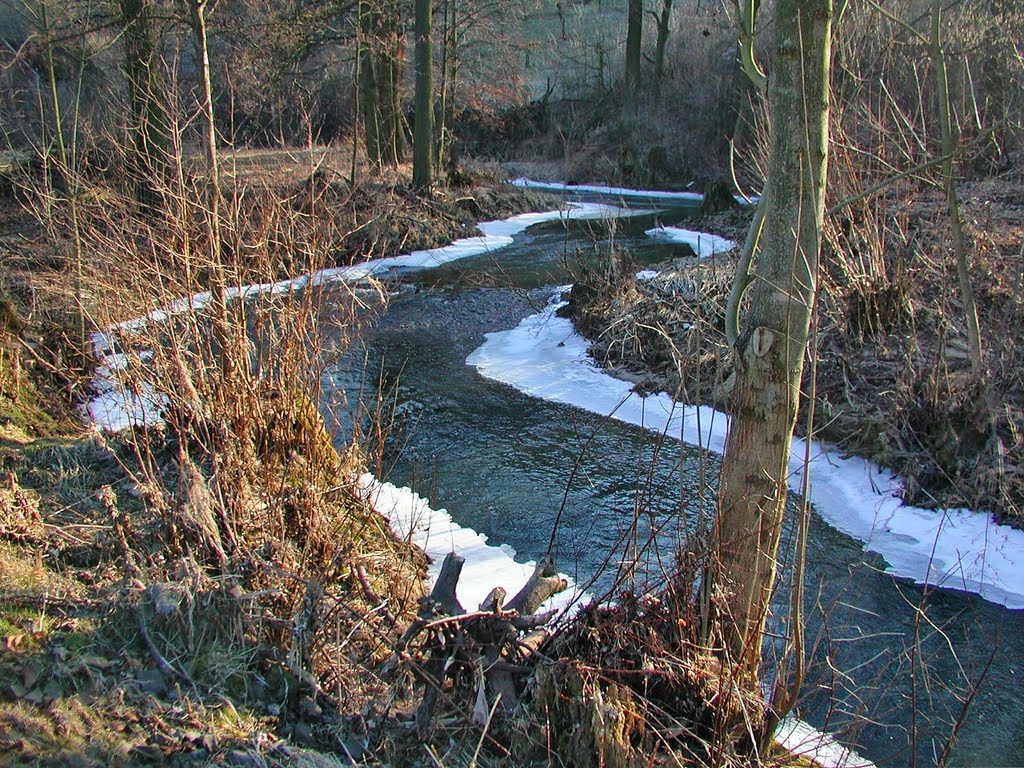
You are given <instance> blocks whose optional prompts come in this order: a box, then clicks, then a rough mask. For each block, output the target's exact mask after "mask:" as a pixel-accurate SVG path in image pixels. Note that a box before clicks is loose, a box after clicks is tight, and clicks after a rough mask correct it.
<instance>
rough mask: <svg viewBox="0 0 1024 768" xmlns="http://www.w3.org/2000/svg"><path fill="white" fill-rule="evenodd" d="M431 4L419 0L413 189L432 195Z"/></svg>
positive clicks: (416, 29)
mask: <svg viewBox="0 0 1024 768" xmlns="http://www.w3.org/2000/svg"><path fill="white" fill-rule="evenodd" d="M432 15H433V4H432V3H431V0H416V22H415V34H416V93H415V110H416V114H415V120H416V124H415V127H414V129H413V148H412V185H413V187H415V188H416V189H417V190H419V191H420V192H424V193H429V192H430V187H431V185H432V184H433V183H434V67H433V45H432V38H431V16H432Z"/></svg>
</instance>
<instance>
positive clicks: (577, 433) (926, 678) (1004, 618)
mask: <svg viewBox="0 0 1024 768" xmlns="http://www.w3.org/2000/svg"><path fill="white" fill-rule="evenodd" d="M677 215H682V214H677ZM649 226H650V219H647V220H645V221H637V222H629V223H628V224H625V225H620V227H619V228H618V229H617V231H616V233H615V237H616V239H617V240H618V242H619V244H620V245H621V246H622V247H624V248H628V249H629V250H630V251H631V252H632V253H633V258H634V259H635V260H636V263H637V266H638V267H640V266H644V265H645V264H650V263H653V262H654V261H657V260H659V259H661V258H664V257H665V255H666V254H667V253H672V252H675V253H678V252H679V251H678V250H677V251H672V250H671V249H672V246H666V245H664V244H654V243H651V242H649V241H647V240H646V239H644V238H643V236H642V232H643V229H644V228H646V227H649ZM593 251H594V245H593V241H592V239H591V235H588V234H587V233H586V232H585V229H584V227H583V226H582V225H581V226H580V227H578V228H575V231H573V232H571V233H569V234H567V233H566V232H565V230H564V229H560V228H558V226H556V227H555V228H544V230H543V231H541V232H535V231H531V232H530V233H528V234H527V235H524V236H522V237H520V238H517V241H516V243H515V244H514V245H512V246H510V247H509V248H508V249H506V250H503V251H501V252H498V253H495V254H489V255H484V256H479V257H475V258H473V259H470V260H466V261H463V262H456V263H453V264H449V265H447V266H445V267H443V268H441V269H438V270H434V271H431V272H425V273H418V274H415V275H407V276H406V279H407V280H408V281H410V282H412V283H413V284H414V285H416V286H417V288H418V290H417V291H415V292H409V293H406V294H404V295H403V296H401V297H399V298H396V299H395V300H394V301H393V303H392V305H391V307H390V309H389V311H388V313H387V315H386V316H385V317H383V318H382V319H381V321H380V322H379V323H378V325H377V327H376V328H375V329H373V330H372V331H371V332H370V333H369V334H368V335H367V337H366V339H365V345H366V346H365V350H363V351H362V352H360V353H353V354H352V355H350V356H349V357H348V358H347V359H346V360H345V361H344V362H343V363H342V365H340V366H338V367H337V368H336V369H335V370H332V371H331V372H330V380H329V382H328V384H329V387H330V388H332V389H333V391H334V392H336V393H345V394H346V395H347V397H348V400H349V402H354V401H355V400H356V395H357V392H358V390H359V389H360V387H363V388H369V389H371V390H376V388H377V387H383V388H384V389H385V390H386V391H390V392H393V393H394V396H395V402H396V429H395V431H394V432H393V434H392V435H391V437H390V438H389V440H388V443H387V445H386V450H385V459H386V462H387V464H388V466H389V467H390V477H389V479H390V480H391V481H392V482H395V483H397V484H400V485H409V486H411V487H412V488H414V489H415V490H416V491H418V492H419V493H421V494H423V495H425V496H428V497H429V498H430V499H431V501H432V504H433V506H435V507H445V508H447V509H448V510H449V512H450V513H451V514H452V516H453V517H454V518H455V520H456V521H457V522H459V523H460V524H462V525H465V526H469V527H472V528H474V529H476V530H478V531H480V532H482V533H485V534H486V535H487V536H488V537H489V538H490V541H491V542H492V543H494V544H499V543H501V544H508V545H511V546H512V547H514V548H515V549H516V551H517V552H518V553H519V555H520V556H521V557H523V558H531V559H533V558H537V557H539V556H541V555H543V554H544V553H545V552H547V551H548V548H549V546H550V547H551V549H552V551H553V552H554V553H555V555H556V556H557V558H558V562H559V565H560V567H561V568H562V569H563V570H564V571H566V572H567V573H569V574H571V575H572V576H573V577H574V578H576V579H577V580H578V581H579V582H581V583H583V584H587V583H592V590H593V591H595V592H597V593H600V592H602V591H603V590H606V589H608V588H609V587H610V586H611V584H612V583H613V582H614V581H615V578H616V575H617V574H620V573H621V572H623V571H622V569H621V568H620V566H621V561H622V560H623V553H630V552H634V551H638V552H639V561H638V562H637V563H635V567H634V568H627V569H625V572H626V573H630V574H633V575H635V576H637V577H638V578H641V579H642V578H644V577H650V576H652V575H653V576H655V577H656V575H657V574H659V573H660V572H661V570H662V568H667V567H669V566H670V565H671V562H672V557H673V555H674V552H675V551H676V548H677V546H678V545H679V544H680V543H681V542H682V541H683V540H684V539H685V537H686V535H687V533H688V532H689V528H690V526H691V525H692V521H693V520H694V519H695V517H696V513H697V510H698V508H699V505H700V504H701V503H702V502H701V499H702V498H705V497H706V493H703V494H702V491H701V482H700V478H701V476H702V472H703V475H704V476H705V477H707V478H710V479H711V480H712V481H713V479H714V478H715V476H716V474H717V469H718V462H717V460H716V459H715V458H714V457H710V458H708V457H702V456H701V455H700V454H699V453H698V452H697V451H696V450H695V449H693V448H692V447H689V446H681V445H680V444H679V443H678V441H676V440H672V439H660V438H659V436H657V435H652V434H650V433H647V432H644V431H642V430H639V429H634V428H632V427H627V426H624V425H621V424H618V423H616V422H613V421H608V420H605V419H602V418H600V417H598V416H595V415H592V414H588V413H584V412H581V411H578V410H576V409H573V408H568V407H565V406H560V405H554V404H550V403H545V402H541V401H538V400H534V399H532V398H528V397H526V396H524V395H521V394H520V393H518V392H516V391H514V390H512V389H511V388H509V387H506V386H504V385H501V384H497V383H495V382H492V381H488V380H485V379H483V378H482V377H480V376H479V375H477V374H476V372H475V370H473V369H472V368H470V367H469V366H467V365H466V364H465V360H466V357H467V356H468V355H469V354H470V352H472V351H473V350H474V349H475V348H476V347H477V346H479V345H480V343H481V342H482V341H483V334H484V333H487V332H490V331H496V330H503V329H506V328H510V327H512V326H514V325H515V324H516V323H518V321H519V320H520V319H521V318H523V317H524V316H526V315H528V314H531V313H533V312H536V311H539V309H540V308H541V307H542V306H543V305H544V304H545V302H546V300H547V298H548V297H549V296H550V288H548V289H544V288H542V287H541V286H545V285H556V284H562V283H566V282H570V281H571V275H570V268H569V267H570V265H571V261H572V256H573V255H574V254H577V253H584V254H586V253H592V252H593ZM363 352H365V357H364V354H363ZM364 361H365V362H364ZM364 365H365V369H364ZM336 415H337V416H338V421H339V428H340V429H341V430H342V431H344V430H345V423H346V421H345V419H346V416H345V415H344V413H342V412H341V411H338V412H337V413H336ZM702 462H703V465H702ZM704 503H705V505H708V504H710V502H708V501H706V500H705V502H704ZM556 523H557V527H556ZM652 531H656V532H657V534H658V535H657V537H656V539H655V543H654V545H653V546H649V547H647V548H641V549H640V550H636V549H634V547H635V545H636V543H639V544H641V545H642V544H643V543H644V542H646V541H648V540H649V539H650V538H651V537H650V533H651V532H652ZM791 536H792V531H791V530H790V531H787V533H786V534H785V536H784V542H785V540H788V539H789V538H791ZM882 568H884V563H882V562H880V561H879V560H878V559H877V558H874V557H873V556H865V555H864V553H863V552H862V549H861V547H860V545H859V544H858V543H857V542H855V541H853V540H852V539H849V538H848V537H846V536H844V535H842V534H840V533H838V532H836V531H834V530H832V529H831V528H829V527H828V526H826V525H824V524H821V523H820V522H817V521H815V523H814V524H813V526H812V531H811V541H810V549H809V553H808V578H807V583H808V589H807V599H806V607H805V610H806V613H807V617H808V638H809V640H810V641H811V642H813V643H814V652H813V655H812V663H811V666H810V673H809V675H808V681H807V684H806V685H805V695H804V700H803V705H802V709H801V714H802V715H803V716H805V717H806V718H807V719H809V720H810V721H811V722H812V723H814V724H815V725H817V726H819V727H821V726H826V727H829V728H832V729H835V728H845V727H848V726H850V723H851V722H855V723H856V725H855V726H854V727H853V730H852V731H851V732H850V733H849V734H848V736H847V737H846V740H847V741H850V742H856V743H858V744H860V745H861V746H862V748H863V752H864V754H865V755H867V756H869V757H871V758H872V759H874V760H876V761H877V762H878V763H879V764H882V765H910V764H912V763H913V761H912V759H911V753H910V744H911V738H910V733H911V731H912V729H914V728H915V727H916V728H917V729H918V737H917V741H916V744H917V750H916V751H917V756H918V764H920V765H930V764H932V762H933V761H934V758H935V756H937V755H938V754H939V753H940V752H941V751H942V748H943V740H944V739H945V737H946V735H948V733H949V730H950V727H949V723H951V722H953V721H955V720H956V718H957V717H958V716H959V712H960V709H961V706H962V705H961V702H960V700H959V698H958V695H960V694H961V693H962V692H961V689H962V688H963V685H964V682H965V677H966V678H970V679H975V678H976V677H977V676H978V675H979V674H980V673H981V671H982V670H983V669H984V667H985V665H986V664H987V663H988V661H989V658H990V656H991V654H992V651H993V649H997V650H996V655H995V656H994V657H993V659H992V665H991V669H990V670H989V673H988V677H987V679H986V681H985V683H984V685H983V687H982V689H981V691H980V692H979V694H978V695H977V697H976V698H975V701H974V706H973V707H972V709H971V711H970V714H969V716H968V718H967V720H966V722H965V723H964V724H963V727H962V729H961V730H960V732H959V739H960V741H959V746H958V748H957V750H956V752H955V753H954V757H953V760H952V761H951V763H952V764H954V765H978V766H981V765H1014V764H1021V763H1024V736H1022V733H1021V730H1020V722H1021V720H1022V717H1021V716H1022V714H1024V705H1022V704H1021V702H1020V700H1019V698H1018V696H1017V694H1016V689H1017V688H1018V686H1019V685H1020V676H1021V675H1022V674H1024V664H1022V663H1021V662H1022V659H1024V617H1022V616H1021V615H1020V614H1019V613H1014V612H1009V611H1006V610H1003V609H1000V608H997V607H995V606H993V605H991V604H988V603H985V602H983V601H980V600H978V599H976V598H974V597H972V596H969V595H962V594H958V593H955V592H948V591H944V592H931V593H929V594H927V595H925V594H924V592H923V591H922V590H921V589H920V588H918V587H916V586H914V585H910V584H907V583H901V582H897V581H895V580H894V579H892V578H890V577H889V576H887V575H885V574H884V573H883V572H882V571H881V569H882ZM781 582H782V587H781V589H780V595H779V598H778V599H779V601H780V602H781V603H785V601H786V600H787V599H788V598H787V596H786V584H787V583H788V578H787V576H786V575H785V573H784V574H783V577H782V579H781ZM922 602H925V603H926V604H927V612H926V613H922V612H920V611H918V606H919V605H921V604H922ZM825 615H827V617H828V618H827V620H823V618H822V617H823V616H825ZM915 647H916V648H917V649H918V650H917V651H915V650H914V649H915ZM950 689H953V690H950Z"/></svg>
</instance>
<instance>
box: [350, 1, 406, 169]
mask: <svg viewBox="0 0 1024 768" xmlns="http://www.w3.org/2000/svg"><path fill="white" fill-rule="evenodd" d="M358 7H359V24H360V57H361V58H360V62H359V67H358V70H359V83H358V87H359V101H360V108H361V112H362V120H363V136H364V137H365V141H366V155H367V157H368V159H369V160H370V162H371V163H373V164H374V165H375V166H377V167H378V168H382V167H385V166H394V165H398V164H399V163H400V162H402V159H403V156H404V154H405V141H404V139H403V137H402V107H401V75H402V62H401V59H402V35H401V17H400V15H399V11H398V5H397V3H395V2H394V0H383V1H381V0H360V2H359V6H358Z"/></svg>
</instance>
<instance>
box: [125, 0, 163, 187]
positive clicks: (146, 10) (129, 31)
mask: <svg viewBox="0 0 1024 768" xmlns="http://www.w3.org/2000/svg"><path fill="white" fill-rule="evenodd" d="M121 20H122V23H123V24H124V54H125V63H124V70H125V75H126V76H127V79H128V91H129V102H130V104H129V106H130V115H131V121H132V122H131V126H130V131H131V134H132V137H133V138H132V156H131V160H130V161H129V168H130V169H131V172H132V175H133V176H134V178H133V179H132V182H133V184H134V186H135V196H136V199H137V200H138V202H139V203H141V204H142V205H144V206H147V207H152V206H154V205H156V203H157V199H158V195H159V187H160V181H161V180H162V179H163V178H164V177H165V176H166V174H167V171H168V162H167V157H168V150H169V146H170V137H169V135H168V126H167V115H166V114H165V113H164V106H163V105H164V92H163V83H162V81H161V80H162V79H161V77H160V73H159V71H158V69H157V67H158V64H157V61H156V43H155V41H154V31H153V0H121Z"/></svg>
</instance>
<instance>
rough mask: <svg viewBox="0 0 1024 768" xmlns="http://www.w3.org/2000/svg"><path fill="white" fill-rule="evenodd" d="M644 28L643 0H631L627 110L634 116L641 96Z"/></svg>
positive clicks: (627, 26)
mask: <svg viewBox="0 0 1024 768" xmlns="http://www.w3.org/2000/svg"><path fill="white" fill-rule="evenodd" d="M643 26H644V3H643V0H629V7H628V9H627V12H626V109H627V110H628V112H629V114H630V115H633V114H634V113H635V112H636V109H637V100H638V99H639V95H640V44H641V38H642V35H643Z"/></svg>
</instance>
